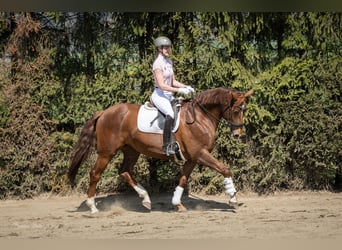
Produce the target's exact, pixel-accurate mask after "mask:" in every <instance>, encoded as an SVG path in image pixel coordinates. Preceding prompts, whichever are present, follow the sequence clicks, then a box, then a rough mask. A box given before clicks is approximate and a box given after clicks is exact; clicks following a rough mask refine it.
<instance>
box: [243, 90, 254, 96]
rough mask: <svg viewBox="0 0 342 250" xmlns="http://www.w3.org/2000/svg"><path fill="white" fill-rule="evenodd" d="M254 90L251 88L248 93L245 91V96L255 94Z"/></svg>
mask: <svg viewBox="0 0 342 250" xmlns="http://www.w3.org/2000/svg"><path fill="white" fill-rule="evenodd" d="M253 92H254V90H253V89H251V90H249V91H248V92H247V93H245V98H249V97H250V96H251V95H252V94H253Z"/></svg>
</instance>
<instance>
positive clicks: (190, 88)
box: [186, 85, 195, 93]
mask: <svg viewBox="0 0 342 250" xmlns="http://www.w3.org/2000/svg"><path fill="white" fill-rule="evenodd" d="M186 88H187V89H188V90H190V92H191V93H194V92H195V89H194V88H193V87H191V86H189V85H188V86H186Z"/></svg>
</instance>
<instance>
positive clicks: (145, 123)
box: [137, 97, 183, 134]
mask: <svg viewBox="0 0 342 250" xmlns="http://www.w3.org/2000/svg"><path fill="white" fill-rule="evenodd" d="M182 101H183V98H182V97H179V98H175V99H174V100H173V101H172V102H171V105H172V108H173V112H174V114H175V119H174V122H173V127H172V132H173V133H175V132H176V131H177V130H178V127H179V121H180V110H181V102H182ZM164 123H165V115H164V114H163V113H161V112H160V111H159V110H158V109H157V108H156V107H155V106H154V104H153V102H152V100H150V101H146V102H145V103H144V105H141V106H140V108H139V112H138V124H137V127H138V129H139V131H141V132H145V133H153V134H163V129H164Z"/></svg>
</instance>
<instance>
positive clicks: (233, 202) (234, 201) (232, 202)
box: [229, 195, 239, 209]
mask: <svg viewBox="0 0 342 250" xmlns="http://www.w3.org/2000/svg"><path fill="white" fill-rule="evenodd" d="M229 206H231V207H233V208H234V209H237V208H239V204H238V201H237V199H236V196H235V195H234V196H233V197H231V198H230V200H229Z"/></svg>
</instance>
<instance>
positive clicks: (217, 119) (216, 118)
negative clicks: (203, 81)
mask: <svg viewBox="0 0 342 250" xmlns="http://www.w3.org/2000/svg"><path fill="white" fill-rule="evenodd" d="M190 100H191V108H192V113H193V114H194V119H193V121H191V122H188V121H186V123H187V124H190V125H191V124H193V123H195V122H196V120H197V118H196V109H195V107H194V104H195V100H194V96H193V93H191V99H190ZM196 103H197V105H198V106H199V107H200V108H201V110H202V111H203V112H204V113H205V114H206V115H208V116H209V117H211V118H213V119H214V120H216V121H217V122H220V121H221V119H219V118H218V117H216V116H215V115H213V114H212V113H211V112H210V111H209V110H208V109H206V108H205V107H204V105H202V104H201V103H199V102H196ZM227 110H229V121H227V125H228V126H229V127H230V128H242V127H243V123H240V124H238V123H235V122H232V107H231V106H227V107H226V108H225V109H224V110H223V112H222V116H223V115H224V113H226V112H227ZM188 113H189V106H188V107H187V113H186V114H188Z"/></svg>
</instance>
